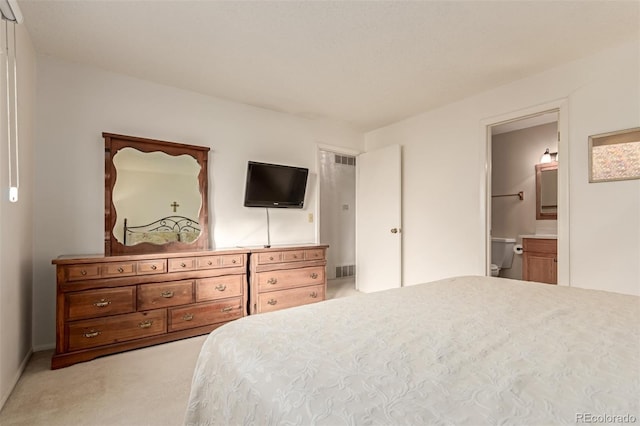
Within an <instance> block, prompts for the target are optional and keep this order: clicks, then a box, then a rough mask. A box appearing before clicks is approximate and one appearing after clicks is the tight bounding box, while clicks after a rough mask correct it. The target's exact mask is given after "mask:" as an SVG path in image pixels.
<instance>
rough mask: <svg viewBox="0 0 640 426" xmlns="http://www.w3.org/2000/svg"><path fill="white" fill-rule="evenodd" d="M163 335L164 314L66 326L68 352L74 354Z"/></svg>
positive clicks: (119, 317)
mask: <svg viewBox="0 0 640 426" xmlns="http://www.w3.org/2000/svg"><path fill="white" fill-rule="evenodd" d="M166 331H167V311H166V310H165V309H159V310H156V311H149V312H136V313H133V314H123V315H116V316H112V317H108V318H100V319H92V320H85V321H76V322H70V323H68V324H67V336H68V338H69V343H68V346H69V347H68V349H69V350H72V351H73V350H78V349H86V348H92V347H95V346H101V345H108V344H111V343H118V342H126V341H129V340H134V339H139V338H141V337H149V336H155V335H158V334H163V333H166Z"/></svg>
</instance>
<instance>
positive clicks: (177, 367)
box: [0, 277, 359, 426]
mask: <svg viewBox="0 0 640 426" xmlns="http://www.w3.org/2000/svg"><path fill="white" fill-rule="evenodd" d="M355 294H359V293H358V292H357V291H356V290H355V289H354V281H353V277H351V278H342V279H338V280H330V281H329V282H328V284H327V299H331V298H336V297H345V296H351V295H355ZM205 338H206V336H198V337H193V338H190V339H184V340H179V341H177V342H171V343H165V344H163V345H157V346H152V347H149V348H144V349H138V350H134V351H129V352H124V353H120V354H115V355H110V356H105V357H102V358H97V359H95V360H93V361H89V362H83V363H79V364H75V365H72V366H70V367H66V368H62V369H59V370H50V365H51V355H52V354H53V351H43V352H36V353H34V354H33V356H32V357H31V360H30V361H29V364H28V365H27V368H26V369H25V372H24V374H23V375H22V377H21V378H20V380H19V381H18V384H17V385H16V387H15V389H14V390H13V393H12V394H11V396H10V397H9V399H8V400H7V403H6V404H5V406H4V408H3V409H2V411H1V412H0V425H3V426H9V425H29V426H38V425H47V426H48V425H51V426H53V425H60V426H63V425H64V426H75V425H78V426H80V425H82V426H111V425H136V426H143V425H150V426H151V425H153V426H163V425H167V426H173V425H181V424H182V423H183V415H184V412H185V410H186V406H187V400H188V399H189V390H190V387H191V376H192V375H193V369H194V367H195V364H196V359H197V357H198V354H199V353H200V347H201V346H202V343H203V342H204V340H205Z"/></svg>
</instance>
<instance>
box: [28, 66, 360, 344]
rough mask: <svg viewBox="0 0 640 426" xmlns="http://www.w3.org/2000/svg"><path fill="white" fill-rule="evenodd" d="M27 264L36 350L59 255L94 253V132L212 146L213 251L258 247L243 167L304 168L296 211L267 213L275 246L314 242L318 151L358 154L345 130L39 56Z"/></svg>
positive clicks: (261, 215) (98, 181) (47, 332)
mask: <svg viewBox="0 0 640 426" xmlns="http://www.w3.org/2000/svg"><path fill="white" fill-rule="evenodd" d="M37 87H38V97H37V131H36V139H35V148H36V150H37V156H36V158H35V168H36V173H35V186H36V194H35V195H36V198H35V200H36V201H35V218H34V229H35V233H36V235H37V238H36V241H37V244H36V245H35V249H34V252H35V259H34V261H35V264H34V290H35V292H34V311H35V332H34V333H35V334H34V342H35V347H36V348H45V347H50V346H51V345H53V344H54V338H55V328H54V318H55V269H54V267H53V266H52V265H51V260H52V259H54V258H55V257H57V256H59V255H63V254H88V253H102V252H103V250H104V248H103V229H104V141H103V139H102V136H101V133H102V132H104V131H106V132H112V133H119V134H125V135H131V136H141V137H146V138H153V139H160V140H165V141H174V142H183V143H188V144H192V145H202V146H209V147H211V152H210V154H209V170H210V174H209V190H210V193H209V200H210V210H209V220H210V226H211V231H212V235H213V244H214V246H215V247H217V248H222V247H234V246H238V245H256V244H264V243H265V242H266V215H265V211H264V209H251V208H245V207H243V200H244V184H245V174H246V167H247V161H248V160H254V161H261V162H268V163H281V164H287V165H295V166H301V167H307V168H309V170H310V176H309V182H308V187H307V189H308V190H307V196H306V200H305V208H304V210H293V209H271V241H272V243H273V244H284V243H303V242H315V241H316V235H315V234H316V226H315V223H309V222H308V213H309V212H313V213H314V215H315V213H316V198H317V190H316V186H317V170H316V149H317V144H318V143H321V144H331V145H336V146H343V147H346V148H349V149H359V150H361V149H362V143H363V139H362V134H361V133H358V132H356V131H354V130H353V129H352V128H350V127H349V126H347V125H343V124H339V123H331V122H323V121H320V120H317V121H313V120H307V119H303V118H298V117H295V116H292V115H287V114H282V113H277V112H273V111H268V110H263V109H260V108H255V107H251V106H247V105H242V104H238V103H234V102H228V101H223V100H220V99H216V98H212V97H207V96H203V95H200V94H196V93H193V92H188V91H184V90H179V89H175V88H172V87H167V86H163V85H158V84H154V83H150V82H147V81H143V80H139V79H135V78H130V77H127V76H123V75H118V74H113V73H108V72H104V71H100V70H97V69H94V68H90V67H85V66H80V65H76V64H73V63H69V62H64V61H61V60H57V59H53V58H49V57H44V56H39V57H38V86H37Z"/></svg>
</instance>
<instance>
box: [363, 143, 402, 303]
mask: <svg viewBox="0 0 640 426" xmlns="http://www.w3.org/2000/svg"><path fill="white" fill-rule="evenodd" d="M400 152H401V151H400V145H391V146H387V147H385V148H381V149H377V150H375V151H371V152H367V153H364V154H360V155H359V156H358V161H357V162H356V167H357V174H356V287H357V289H358V290H360V291H362V292H365V293H370V292H374V291H380V290H386V289H390V288H396V287H400V286H401V285H402V275H401V268H402V257H401V254H402V250H401V245H402V233H401V216H402V215H401V213H402V211H401V208H402V207H401V196H402V194H401V191H402V187H401V172H402V165H401V156H400Z"/></svg>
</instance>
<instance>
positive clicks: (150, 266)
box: [137, 259, 167, 275]
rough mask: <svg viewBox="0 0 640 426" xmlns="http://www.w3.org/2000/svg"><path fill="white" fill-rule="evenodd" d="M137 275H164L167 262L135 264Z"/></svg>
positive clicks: (161, 260) (144, 261)
mask: <svg viewBox="0 0 640 426" xmlns="http://www.w3.org/2000/svg"><path fill="white" fill-rule="evenodd" d="M137 265H138V268H137V272H138V275H150V274H164V273H165V272H167V261H166V260H165V259H154V260H141V261H138V263H137Z"/></svg>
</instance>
